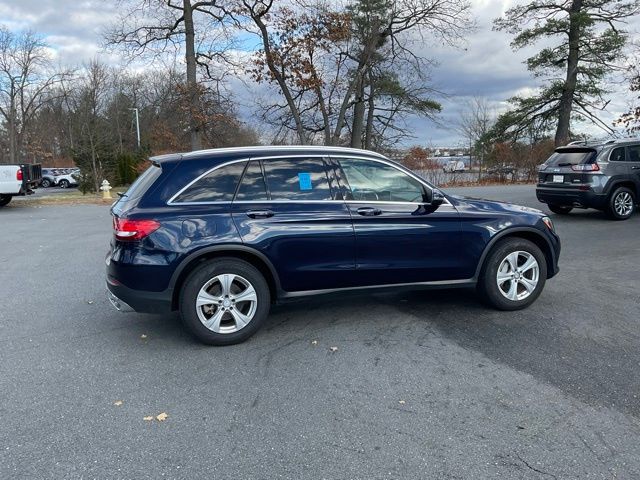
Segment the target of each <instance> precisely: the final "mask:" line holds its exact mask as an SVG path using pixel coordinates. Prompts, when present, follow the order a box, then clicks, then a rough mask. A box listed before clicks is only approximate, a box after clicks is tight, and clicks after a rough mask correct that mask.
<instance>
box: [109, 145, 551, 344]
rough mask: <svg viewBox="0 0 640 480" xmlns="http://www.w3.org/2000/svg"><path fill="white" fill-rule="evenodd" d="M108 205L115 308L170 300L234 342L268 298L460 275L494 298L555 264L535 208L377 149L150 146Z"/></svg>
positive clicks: (157, 307)
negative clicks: (446, 187) (452, 187)
mask: <svg viewBox="0 0 640 480" xmlns="http://www.w3.org/2000/svg"><path fill="white" fill-rule="evenodd" d="M151 161H152V164H153V165H152V166H151V167H149V169H148V170H147V171H146V172H145V173H144V174H143V175H142V176H141V177H140V178H139V179H138V180H137V181H136V182H135V183H134V184H133V185H132V186H131V188H129V190H128V191H127V193H126V194H124V195H122V197H121V198H120V199H119V200H118V201H117V202H116V203H115V204H114V205H113V207H112V214H113V228H114V238H113V241H112V243H111V250H110V251H109V254H108V255H107V258H106V263H107V287H108V290H109V298H110V299H111V301H112V303H113V304H114V306H115V307H116V308H118V309H120V310H130V309H133V310H135V311H137V312H149V313H164V312H170V311H172V310H179V311H180V313H181V316H182V319H183V321H184V323H185V325H186V326H187V327H188V329H189V330H190V331H191V332H192V333H193V334H194V335H195V336H196V337H197V338H198V339H200V340H201V341H203V342H205V343H209V344H215V345H223V344H232V343H237V342H240V341H243V340H245V339H247V338H248V337H249V336H251V335H252V334H253V333H255V332H256V330H258V328H260V326H261V325H262V324H263V323H264V321H265V319H266V317H267V315H268V312H269V307H270V305H271V303H273V302H277V301H281V300H284V299H287V298H291V297H300V296H306V295H317V294H326V293H332V292H338V291H343V290H362V289H379V288H381V287H388V288H392V289H397V288H400V287H410V288H416V287H427V288H429V287H432V288H433V287H472V286H476V287H477V289H478V291H479V294H480V296H481V298H482V299H483V300H485V301H486V302H487V303H489V304H491V305H493V306H494V307H496V308H498V309H501V310H516V309H520V308H524V307H526V306H528V305H529V304H531V303H532V302H533V301H534V300H535V299H536V298H537V297H538V296H539V295H540V292H541V291H542V288H543V287H544V284H545V281H546V279H548V278H551V277H552V276H554V275H555V274H556V273H557V272H558V255H559V253H560V241H559V239H558V237H557V235H556V233H555V232H554V228H553V224H552V223H551V220H550V219H549V218H548V217H546V216H545V215H544V214H543V213H541V212H540V211H538V210H534V209H529V208H526V207H520V206H515V205H509V204H504V203H499V202H492V201H485V200H474V199H468V198H460V197H454V196H450V195H445V194H444V193H442V192H441V191H440V190H438V189H436V188H434V187H433V186H432V185H430V184H429V183H428V182H426V181H424V180H423V179H422V178H420V177H419V176H417V175H416V174H414V173H413V172H411V171H410V170H407V169H406V168H404V167H403V166H402V165H399V164H397V163H395V162H393V161H391V160H389V159H387V158H385V157H384V156H382V155H379V154H377V153H373V152H368V151H363V150H354V149H348V148H334V147H308V146H306V147H250V148H230V149H217V150H208V151H198V152H192V153H186V154H172V155H164V156H159V157H154V158H152V159H151Z"/></svg>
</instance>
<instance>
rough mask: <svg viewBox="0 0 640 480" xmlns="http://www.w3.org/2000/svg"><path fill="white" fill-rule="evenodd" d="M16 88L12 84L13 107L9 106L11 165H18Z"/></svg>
mask: <svg viewBox="0 0 640 480" xmlns="http://www.w3.org/2000/svg"><path fill="white" fill-rule="evenodd" d="M14 88H15V86H14V84H13V82H11V100H10V101H11V105H10V106H9V118H8V122H7V123H8V124H9V163H18V162H17V161H16V160H17V157H18V155H17V151H16V150H17V142H16V133H17V128H18V127H17V125H16V99H15V90H14Z"/></svg>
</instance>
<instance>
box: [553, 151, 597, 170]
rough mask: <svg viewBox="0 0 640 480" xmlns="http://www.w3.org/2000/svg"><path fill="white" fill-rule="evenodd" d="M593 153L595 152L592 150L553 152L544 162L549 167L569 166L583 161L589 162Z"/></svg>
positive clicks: (593, 156) (592, 157)
mask: <svg viewBox="0 0 640 480" xmlns="http://www.w3.org/2000/svg"><path fill="white" fill-rule="evenodd" d="M595 153H596V152H595V151H593V150H578V151H573V152H571V151H569V152H566V151H563V152H555V153H554V154H553V155H551V156H550V157H549V159H548V160H547V161H546V162H545V163H546V164H547V166H549V167H569V166H571V165H581V164H585V163H591V160H593V159H594V158H595Z"/></svg>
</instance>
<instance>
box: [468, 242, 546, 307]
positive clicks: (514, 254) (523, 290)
mask: <svg viewBox="0 0 640 480" xmlns="http://www.w3.org/2000/svg"><path fill="white" fill-rule="evenodd" d="M546 280H547V262H546V259H545V256H544V254H543V253H542V251H541V250H540V248H539V247H538V246H537V245H536V244H534V243H533V242H530V241H529V240H525V239H524V238H506V239H504V240H501V241H498V243H497V244H496V245H495V246H494V247H493V248H492V249H491V252H490V253H489V255H488V257H487V259H486V260H485V262H484V265H483V266H482V270H481V272H480V278H479V279H478V293H479V294H480V295H481V296H482V299H483V300H484V301H485V302H487V303H488V304H490V305H492V306H493V307H495V308H497V309H499V310H520V309H522V308H525V307H528V306H529V305H530V304H532V303H533V302H534V301H535V300H536V298H538V296H539V295H540V292H542V289H543V288H544V284H545V282H546Z"/></svg>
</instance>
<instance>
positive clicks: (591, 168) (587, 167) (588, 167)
mask: <svg viewBox="0 0 640 480" xmlns="http://www.w3.org/2000/svg"><path fill="white" fill-rule="evenodd" d="M571 170H574V171H576V172H599V171H600V165H598V164H597V163H585V164H581V165H571Z"/></svg>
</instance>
